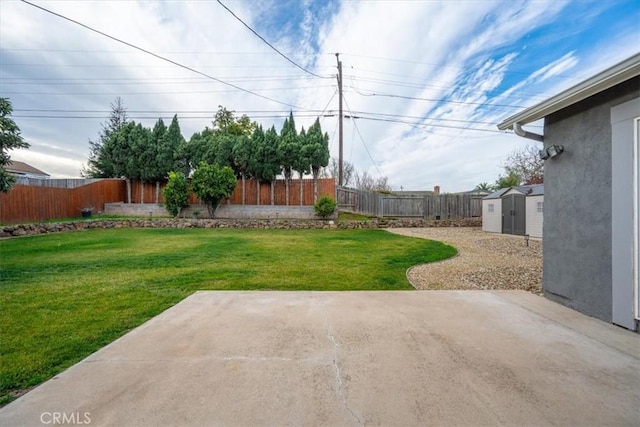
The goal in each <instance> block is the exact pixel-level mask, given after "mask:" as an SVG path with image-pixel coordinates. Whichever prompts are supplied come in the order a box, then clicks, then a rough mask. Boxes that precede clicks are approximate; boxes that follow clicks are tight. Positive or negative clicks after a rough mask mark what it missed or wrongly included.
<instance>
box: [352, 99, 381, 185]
mask: <svg viewBox="0 0 640 427" xmlns="http://www.w3.org/2000/svg"><path fill="white" fill-rule="evenodd" d="M344 103H345V105H346V106H347V109H348V110H349V112H351V107H349V103H348V102H347V98H344ZM351 122H352V123H353V126H354V128H355V129H356V131H357V132H358V135H359V136H360V141H362V145H363V146H364V149H365V151H366V152H367V154H368V155H369V158H370V159H371V163H373V166H375V168H376V170H377V171H378V175H379V176H380V178H382V172H380V169H379V168H378V164H377V163H376V161H375V160H373V157H372V156H371V152H370V151H369V147H367V143H366V142H364V138H363V137H362V134H361V133H360V129H359V128H358V124H357V123H356V121H355V120H353V119H352V120H351Z"/></svg>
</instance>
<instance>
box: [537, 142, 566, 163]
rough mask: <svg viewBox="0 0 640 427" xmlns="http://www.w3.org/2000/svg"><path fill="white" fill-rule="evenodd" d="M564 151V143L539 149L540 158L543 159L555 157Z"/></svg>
mask: <svg viewBox="0 0 640 427" xmlns="http://www.w3.org/2000/svg"><path fill="white" fill-rule="evenodd" d="M563 151H564V146H563V145H552V146H550V147H549V148H546V149H544V150H540V151H539V154H540V159H541V160H547V159H553V158H554V157H555V156H558V155H560V154H562V152H563Z"/></svg>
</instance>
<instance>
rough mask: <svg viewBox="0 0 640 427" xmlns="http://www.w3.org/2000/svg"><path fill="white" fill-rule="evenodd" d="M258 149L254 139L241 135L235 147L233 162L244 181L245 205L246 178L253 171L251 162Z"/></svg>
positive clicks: (243, 198) (237, 138)
mask: <svg viewBox="0 0 640 427" xmlns="http://www.w3.org/2000/svg"><path fill="white" fill-rule="evenodd" d="M255 149H256V146H255V145H254V140H253V138H252V137H249V136H245V135H240V136H238V137H236V141H235V144H234V145H233V149H232V153H233V161H234V164H235V169H236V171H238V173H239V174H240V178H241V179H242V204H243V205H244V204H245V194H246V178H247V174H248V173H249V171H250V169H251V161H252V156H253V153H254V151H255Z"/></svg>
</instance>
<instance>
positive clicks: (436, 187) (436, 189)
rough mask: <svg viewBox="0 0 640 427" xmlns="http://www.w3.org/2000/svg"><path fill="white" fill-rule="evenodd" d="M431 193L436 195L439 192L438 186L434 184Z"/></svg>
mask: <svg viewBox="0 0 640 427" xmlns="http://www.w3.org/2000/svg"><path fill="white" fill-rule="evenodd" d="M433 194H435V195H436V196H437V195H438V194H440V186H439V185H436V186H435V187H433Z"/></svg>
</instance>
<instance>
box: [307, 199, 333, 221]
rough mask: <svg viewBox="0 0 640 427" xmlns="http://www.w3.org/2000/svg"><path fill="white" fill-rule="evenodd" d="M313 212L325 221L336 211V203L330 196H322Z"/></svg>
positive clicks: (314, 205) (315, 204)
mask: <svg viewBox="0 0 640 427" xmlns="http://www.w3.org/2000/svg"><path fill="white" fill-rule="evenodd" d="M313 210H314V212H315V213H316V215H318V216H320V217H322V218H323V219H324V218H326V217H328V216H329V215H331V214H332V213H334V212H335V211H336V201H335V200H333V199H332V198H331V197H329V196H322V197H320V198H319V199H318V201H317V202H315V203H314V204H313Z"/></svg>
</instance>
